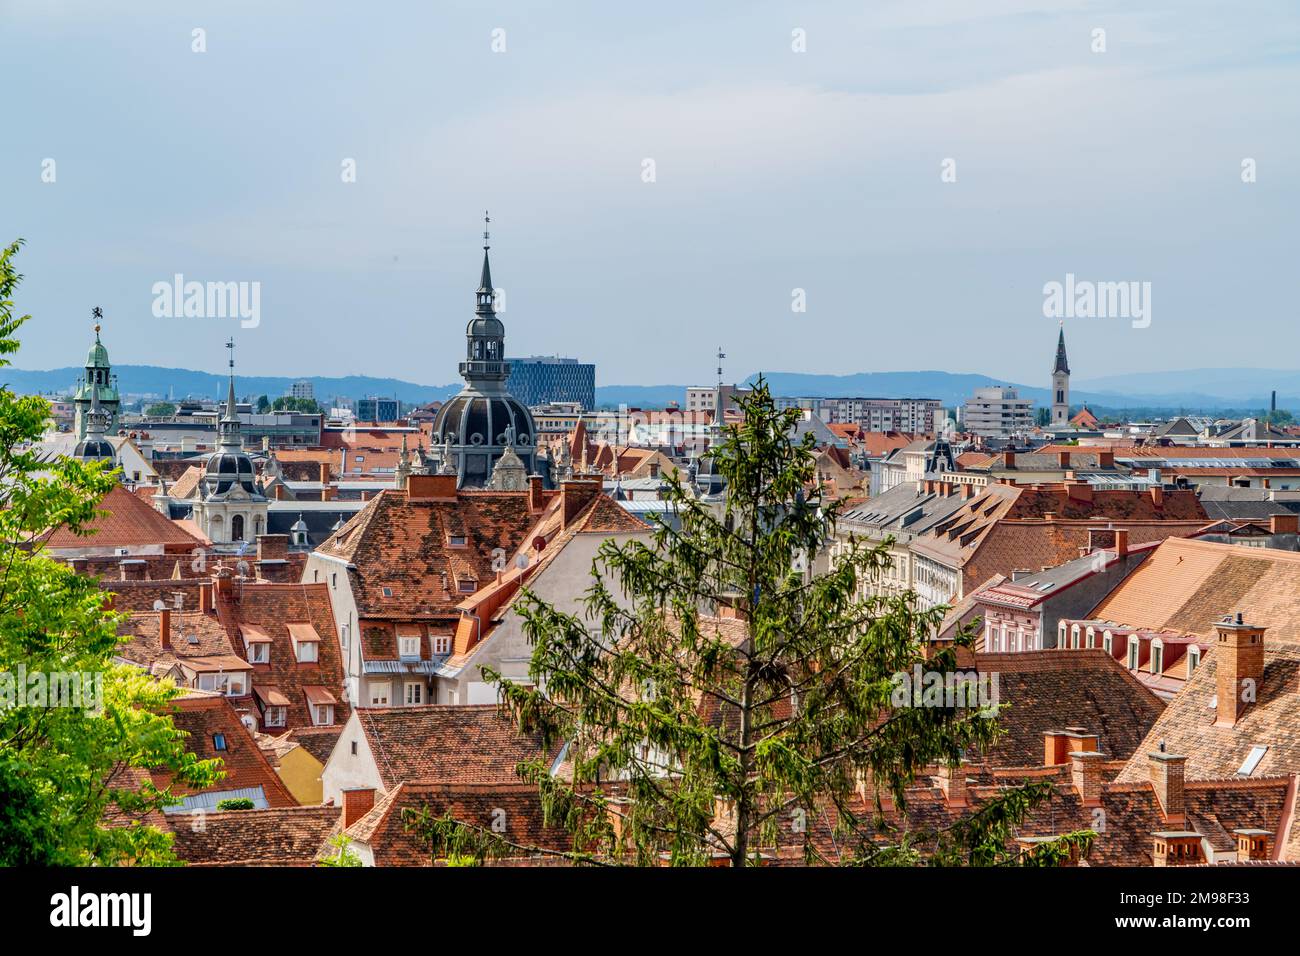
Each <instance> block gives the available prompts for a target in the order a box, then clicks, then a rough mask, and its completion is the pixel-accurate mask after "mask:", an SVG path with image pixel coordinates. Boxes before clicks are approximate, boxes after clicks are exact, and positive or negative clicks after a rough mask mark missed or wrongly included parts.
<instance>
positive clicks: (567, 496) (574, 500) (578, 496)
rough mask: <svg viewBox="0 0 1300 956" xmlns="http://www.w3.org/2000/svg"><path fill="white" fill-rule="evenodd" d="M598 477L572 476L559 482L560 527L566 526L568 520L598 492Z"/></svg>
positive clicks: (599, 485) (599, 483)
mask: <svg viewBox="0 0 1300 956" xmlns="http://www.w3.org/2000/svg"><path fill="white" fill-rule="evenodd" d="M600 487H601V482H600V479H590V478H574V479H570V480H569V481H562V482H560V510H561V511H562V512H563V516H562V518H561V527H562V528H567V527H568V526H569V522H570V521H572V520H573V519H574V518H576V517H577V516H578V513H579V512H580V511H582V509H583V508H585V507H587V504H588V503H589V502H590V501H591V500H592V499H593V498H595V497H596V496H597V495H598V494H600Z"/></svg>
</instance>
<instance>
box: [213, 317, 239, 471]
mask: <svg viewBox="0 0 1300 956" xmlns="http://www.w3.org/2000/svg"><path fill="white" fill-rule="evenodd" d="M226 348H227V349H229V350H230V358H229V359H228V362H227V364H228V365H229V366H230V371H229V376H230V378H229V381H228V382H227V385H226V404H225V407H224V408H223V409H222V412H221V420H220V421H219V422H218V423H217V443H218V444H219V445H221V447H223V448H232V447H233V448H239V447H241V446H242V444H243V442H242V441H241V439H240V437H239V413H238V412H237V411H236V406H235V340H234V339H233V338H231V339H229V340H228V341H227V342H226Z"/></svg>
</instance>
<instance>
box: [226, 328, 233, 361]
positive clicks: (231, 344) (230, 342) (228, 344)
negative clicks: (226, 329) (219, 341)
mask: <svg viewBox="0 0 1300 956" xmlns="http://www.w3.org/2000/svg"><path fill="white" fill-rule="evenodd" d="M226 348H228V349H230V363H229V364H230V367H231V369H233V368H234V367H235V337H234V336H233V335H232V336H231V337H230V338H229V339H228V340H227V341H226Z"/></svg>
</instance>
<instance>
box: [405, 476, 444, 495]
mask: <svg viewBox="0 0 1300 956" xmlns="http://www.w3.org/2000/svg"><path fill="white" fill-rule="evenodd" d="M406 497H407V498H408V499H414V498H430V499H433V500H435V501H455V500H456V476H455V475H410V476H408V477H407V479H406Z"/></svg>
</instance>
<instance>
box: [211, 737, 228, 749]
mask: <svg viewBox="0 0 1300 956" xmlns="http://www.w3.org/2000/svg"><path fill="white" fill-rule="evenodd" d="M212 749H213V750H225V749H226V735H225V734H213V735H212Z"/></svg>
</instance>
